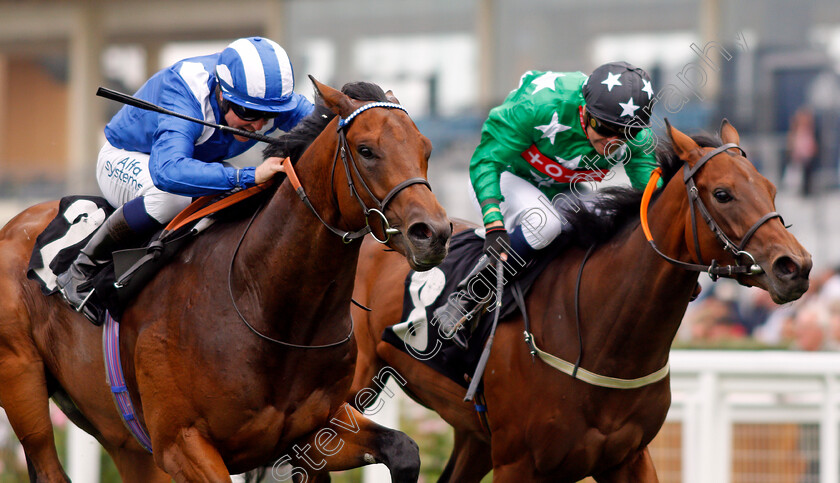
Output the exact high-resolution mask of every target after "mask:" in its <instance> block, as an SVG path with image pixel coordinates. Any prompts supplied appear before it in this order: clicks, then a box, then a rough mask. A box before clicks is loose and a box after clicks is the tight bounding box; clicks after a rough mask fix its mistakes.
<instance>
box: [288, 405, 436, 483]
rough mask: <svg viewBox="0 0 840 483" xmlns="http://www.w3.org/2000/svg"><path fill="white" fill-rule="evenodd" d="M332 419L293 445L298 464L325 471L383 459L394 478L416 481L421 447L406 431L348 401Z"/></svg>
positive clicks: (305, 468) (298, 465) (402, 480)
mask: <svg viewBox="0 0 840 483" xmlns="http://www.w3.org/2000/svg"><path fill="white" fill-rule="evenodd" d="M330 423H331V424H330V425H329V427H327V428H322V429H321V430H319V431H315V432H313V433H312V434H311V435H310V436H309V437H307V438H305V439H304V440H301V441H300V442H299V443H298V444H296V445H294V446H293V448H295V455H296V457H297V461H296V466H297V467H299V468H302V469H304V470H306V471H307V472H309V471H310V469H311V470H314V471H315V472H316V473H323V472H329V471H343V470H349V469H352V468H358V467H360V466H365V465H368V464H373V463H383V464H384V465H385V466H387V467H388V470H389V471H390V472H391V481H393V482H395V483H400V482H411V483H414V482H416V481H417V478H418V477H419V475H420V451H419V449H418V447H417V443H415V442H414V440H412V439H411V438H409V437H408V436H406V435H405V434H404V433H401V432H399V431H396V430H393V429H389V428H386V427H384V426H380V425H378V424H376V423H374V422H373V421H371V420H369V419H368V418H366V417H364V416H363V415H362V414H361V413H359V412H358V411H357V410H356V409H354V408H353V407H352V406H350V405H349V404H344V405H342V406H341V407H340V408H339V410H338V411H337V412H336V413H335V414H333V418H332V419H331V420H330Z"/></svg>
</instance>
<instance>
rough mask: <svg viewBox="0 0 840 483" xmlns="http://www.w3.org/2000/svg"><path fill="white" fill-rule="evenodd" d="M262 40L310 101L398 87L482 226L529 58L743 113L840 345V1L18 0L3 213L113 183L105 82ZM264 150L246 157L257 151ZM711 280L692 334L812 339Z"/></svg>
mask: <svg viewBox="0 0 840 483" xmlns="http://www.w3.org/2000/svg"><path fill="white" fill-rule="evenodd" d="M252 35H262V36H266V37H269V38H272V39H274V40H276V41H277V42H279V43H280V44H281V45H283V46H284V47H285V48H286V50H287V52H288V53H289V56H290V58H291V59H292V63H293V65H294V67H295V75H296V80H297V89H296V90H297V91H298V92H300V93H302V94H305V95H307V96H309V97H310V98H311V95H312V88H311V86H310V84H309V81H308V79H307V75H313V76H315V77H316V78H317V79H318V80H320V81H322V82H325V83H327V84H330V85H333V86H335V87H340V86H341V85H343V84H344V83H345V82H349V81H356V80H365V81H371V82H375V83H377V84H379V85H380V86H382V87H383V88H384V89H386V90H387V89H391V90H393V91H394V93H395V94H396V96H397V97H398V98H399V99H400V100H401V102H402V103H403V104H405V105H406V106H407V108H408V110H409V112H410V113H411V115H412V117H413V118H414V119H415V121H416V122H417V124H418V126H419V127H420V130H421V131H422V132H424V133H425V134H426V135H427V136H429V137H430V138H431V139H432V142H433V143H434V146H435V149H434V153H433V157H432V161H431V164H430V180H431V182H432V185H433V186H434V189H435V193H436V194H437V195H438V197H439V199H440V200H441V202H442V204H443V205H444V207H445V208H446V209H447V211H448V212H449V213H450V215H451V216H455V217H460V218H466V219H469V220H473V221H476V220H477V216H476V215H475V214H474V213H473V211H472V207H471V206H470V204H469V202H468V195H467V189H468V176H467V165H468V163H469V158H470V156H471V154H472V150H473V149H474V148H475V146H476V144H477V142H478V139H479V132H480V128H481V123H482V122H483V121H484V119H485V117H486V115H487V112H488V110H489V109H490V108H491V107H493V106H495V105H497V104H499V103H500V102H501V101H502V100H503V98H504V97H505V96H506V95H507V93H508V92H509V91H510V90H511V89H513V88H515V87H516V86H517V85H518V82H519V78H520V76H521V75H522V74H523V73H524V72H525V71H527V70H532V69H536V70H556V71H576V70H580V71H583V72H589V71H591V70H592V69H593V68H594V67H596V66H598V65H600V64H601V63H604V62H607V61H612V60H626V61H629V62H631V63H634V64H636V65H638V66H640V67H643V68H645V69H646V70H648V72H650V73H651V75H652V77H653V80H654V87H655V90H656V92H657V99H658V101H657V104H656V107H655V109H654V123H655V129H657V130H658V131H659V132H660V133H661V127H662V120H663V119H664V118H666V117H667V118H668V119H669V120H670V121H671V122H672V123H673V124H674V125H675V126H676V127H678V128H679V129H681V130H683V131H685V132H688V133H695V132H699V131H706V132H712V133H713V132H715V131H716V130H717V128H718V126H719V123H720V120H721V119H722V118H724V117H726V118H728V119H729V120H730V121H732V123H733V124H734V125H735V126H736V127H737V129H738V130H739V132H740V133H741V142H742V145H743V146H744V148H745V149H746V151H747V152H748V154H749V157H750V159H751V160H752V161H753V163H754V164H755V165H756V166H757V167H758V168H759V170H760V171H761V172H762V173H763V174H764V175H765V176H767V177H768V178H769V179H770V180H771V181H772V182H774V183H775V184H776V185H777V187H778V188H779V195H778V197H777V205H778V210H779V211H780V212H781V213H782V214H783V215H784V217H785V220H786V222H788V223H792V224H793V226H792V228H791V230H792V232H793V233H794V234H795V235H796V236H797V238H799V240H800V241H801V242H802V243H803V245H804V246H805V247H806V248H808V249H809V250H810V251H811V253H812V254H813V255H814V265H815V270H814V273H815V277H814V280H815V282H814V290H812V291H811V292H809V295H810V299H811V302H813V301H814V299H820V296H821V294H822V298H825V297H828V296H830V297H833V298H829V299H826V300H829V301H828V302H825V301H823V303H822V305H823V308H828V309H830V310H829V313H827V314H824V316H820V317H821V320H822V319H824V320H822V322H821V323H819V324H816V325H817V326H821V327H822V329H821V330H822V331H823V332H821V334H823V335H822V337H824V338H825V339H826V341H825V342H820V343H819V344H818V346H819V347H820V348H822V349H826V348H829V349H836V348H837V347H840V342H838V341H840V329H838V328H837V327H840V315H838V314H840V295H838V294H840V289H837V287H838V286H840V282H837V280H838V277H840V274H838V273H839V272H837V271H836V268H837V267H840V243H837V240H840V227H839V226H838V223H837V216H836V213H837V212H836V211H834V210H838V211H840V175H839V174H838V167H839V166H840V8H838V2H837V0H730V1H726V2H724V1H721V0H635V1H630V0H589V1H587V2H580V1H577V0H455V1H453V0H422V1H416V0H240V1H236V2H231V1H221V0H181V1H177V2H176V1H164V0H144V1H140V0H113V1H107V0H0V224H3V223H5V221H6V220H8V219H9V218H10V217H11V216H13V215H14V214H15V213H17V212H19V211H20V210H22V209H23V208H25V207H26V206H28V205H30V204H33V203H35V202H40V201H42V200H47V199H54V198H58V197H60V196H63V195H66V194H76V193H96V192H97V188H96V183H95V179H94V166H95V163H96V156H97V153H98V151H99V148H100V146H101V143H102V141H103V136H102V128H103V127H104V125H105V123H106V122H107V120H108V119H109V118H110V116H111V115H113V114H114V113H115V112H116V111H117V110H118V109H119V108H120V107H121V106H120V105H118V104H116V103H114V102H111V101H106V100H104V99H101V98H98V97H96V96H95V92H96V88H97V87H98V86H100V85H102V86H107V87H111V88H114V89H117V90H120V91H123V92H127V93H133V92H134V91H136V90H137V89H138V88H139V87H140V85H141V84H142V83H143V82H144V81H145V80H146V79H147V78H148V77H149V76H150V75H151V74H152V73H154V72H155V71H157V70H158V69H160V68H162V67H164V66H166V65H169V64H171V63H173V62H175V61H177V60H179V59H181V58H183V57H187V56H192V55H202V54H207V53H212V52H216V51H219V50H221V49H222V48H224V46H225V45H227V44H228V43H229V42H230V41H232V40H234V39H236V38H239V37H245V36H252ZM252 151H254V152H251V153H246V155H244V156H243V157H242V158H241V159H239V160H238V161H237V162H239V163H242V164H253V163H256V162H257V160H258V159H259V152H258V151H259V150H252ZM615 179H616V182H619V183H620V182H622V179H626V178H623V177H622V176H618V177H616V178H615ZM701 280H702V281H703V282H704V285H705V286H706V289H707V290H706V291H705V292H706V293H705V294H704V296H703V297H701V299H700V300H698V301H697V302H695V303H693V304H692V305H691V306H690V309H689V313H688V314H687V318H686V322H685V323H684V328H683V329H684V330H683V331H682V333H681V334H680V337H678V341H677V343H678V344H680V343H685V341H692V342H693V343H694V344H696V343H697V342H698V341H701V342H703V343H705V342H708V340H711V341H712V343H713V344H717V345H720V343H721V340H724V341H726V340H733V339H740V338H741V337H742V336H754V337H755V339H753V340H757V341H759V342H761V343H763V344H765V345H770V346H774V347H776V346H787V345H786V342H785V341H793V342H791V343H792V344H793V347H794V348H799V349H802V350H807V348H806V347H805V345H806V343H805V342H804V341H805V340H806V335H807V334H806V333H805V327H806V326H807V324H806V323H805V322H802V323H801V324H797V323H796V320H798V318H799V317H801V318H803V320H804V318H805V315H807V313H811V314H813V313H815V312H808V311H804V310H803V311H800V313H798V314H797V313H795V312H796V311H795V310H792V309H791V308H790V307H786V308H784V310H783V311H781V312H772V310H771V309H770V308H767V307H765V305H766V304H765V303H763V302H762V300H761V298H760V295H758V296H756V295H755V293H754V292H738V291H737V290H738V289H740V287H736V288H735V290H734V291H733V290H731V289H727V287H726V285H725V284H724V285H721V287H720V288H715V289H711V288H710V286H709V285H710V284H708V283H707V280H706V278H701ZM832 282H833V283H832ZM829 289H830V290H829ZM826 294H828V295H826ZM807 299H808V297H806V302H807ZM803 304H804V302H803ZM817 312H819V311H817ZM774 314H775V315H774ZM817 315H819V314H817ZM818 318H819V317H818ZM812 325H813V324H812ZM703 334H706V335H703ZM707 339H708V340H707ZM797 341H799V342H797ZM0 473H2V472H0ZM765 481H767V480H765ZM780 481H781V480H780ZM791 481H793V480H791ZM803 481H804V480H803ZM832 481H834V480H832Z"/></svg>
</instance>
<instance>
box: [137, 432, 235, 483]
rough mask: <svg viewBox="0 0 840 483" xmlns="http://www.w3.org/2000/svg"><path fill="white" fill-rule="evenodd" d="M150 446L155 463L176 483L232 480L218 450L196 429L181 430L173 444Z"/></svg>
mask: <svg viewBox="0 0 840 483" xmlns="http://www.w3.org/2000/svg"><path fill="white" fill-rule="evenodd" d="M152 447H153V448H155V461H157V463H158V465H160V467H161V468H163V469H164V470H165V471H166V472H167V473H169V475H170V476H171V477H172V478H173V479H174V480H175V481H176V482H178V483H182V482H184V483H186V482H193V481H206V482H213V483H215V482H220V483H230V481H231V479H230V473H229V472H228V469H227V467H226V466H225V463H224V461H223V460H222V457H221V455H219V452H218V450H216V448H215V447H213V445H211V444H210V442H209V441H207V440H206V439H205V438H204V436H202V435H201V433H200V432H199V430H198V429H196V428H181V429H180V430H178V431H177V433H176V435H175V438H174V440H173V441H170V442H166V441H160V440H156V441H153V442H152ZM158 448H161V450H160V451H158Z"/></svg>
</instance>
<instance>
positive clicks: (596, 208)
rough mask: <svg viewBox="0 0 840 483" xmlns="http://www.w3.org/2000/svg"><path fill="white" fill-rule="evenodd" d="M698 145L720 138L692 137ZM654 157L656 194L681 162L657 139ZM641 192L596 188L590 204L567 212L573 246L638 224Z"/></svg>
mask: <svg viewBox="0 0 840 483" xmlns="http://www.w3.org/2000/svg"><path fill="white" fill-rule="evenodd" d="M692 139H694V142H696V143H697V144H698V145H700V146H701V147H717V146H720V145H721V143H722V142H721V140H720V139H718V138H716V137H712V136H709V135H705V134H701V135H696V136H692ZM655 155H656V160H657V162H658V163H659V166H660V167H661V168H662V187H660V188H658V189H657V190H656V192H654V194H653V199H656V197H658V196H659V194H660V193H661V192H662V190H663V189H664V186H665V185H666V184H668V181H669V180H670V179H671V178H672V177H673V176H674V175H675V174H676V173H677V172H678V171H679V170H680V168H682V166H683V161H682V160H681V159H680V158H679V157H678V156H677V154H676V153H675V152H674V148H673V146H672V145H671V144H670V142H667V141H665V140H663V139H660V142H659V144H658V145H657V147H656V153H655ZM641 202H642V192H641V191H638V190H636V189H633V188H631V187H618V186H613V187H607V188H602V189H600V190H598V191H597V196H596V198H595V200H594V202H593V203H591V204H590V205H589V206H581V209H580V211H578V212H577V213H571V214H570V215H567V218H568V221H569V222H570V224H571V226H573V227H574V229H573V230H572V233H573V237H572V238H573V239H572V240H571V241H572V242H573V243H574V244H575V245H578V246H580V247H583V248H589V247H590V246H593V245H601V244H603V243H606V242H607V241H609V240H611V239H613V238H614V237H615V236H616V235H617V234H618V233H621V232H624V231H625V228H627V227H630V226H635V225H636V224H638V223H639V205H640V204H641Z"/></svg>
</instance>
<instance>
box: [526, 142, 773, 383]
mask: <svg viewBox="0 0 840 483" xmlns="http://www.w3.org/2000/svg"><path fill="white" fill-rule="evenodd" d="M733 148H735V149H738V150H739V151H740V152H741V154H742V155H743V156H746V153H745V152H744V150H743V149H741V147H740V146H738V145H737V144H735V143H727V144H724V145H722V146H720V147H717V148H714V149H712V150H711V151H709V152H708V153H706V154H705V155H703V157H702V158H700V160H698V161H697V163H695V165H694V167H693V168H690V167H689V166H688V163H686V164H685V165H684V168H685V169H684V176H683V181H684V183H685V187H686V191H687V193H688V199H689V210H690V214H691V224H692V226H691V230H692V235H693V237H694V246H695V250H696V251H697V259H698V260H699V261H700V263H701V264H702V263H703V257H702V255H701V254H700V243H699V236H698V234H697V221H696V216H695V212H694V206H695V205H697V210H698V211H699V212H700V215H701V216H702V217H703V220H704V221H705V222H706V224H707V225H708V226H709V229H710V230H711V231H712V233H714V234H715V237H716V238H717V239H718V241H720V243H721V244H722V245H723V248H724V249H725V250H726V251H728V252H729V253H731V254H732V255H733V257H734V258H735V263H736V264H735V265H726V266H720V265H718V264H717V261H716V260H712V261H711V264H710V265H708V266H706V265H699V264H693V263H687V262H683V261H680V260H676V259H674V258H671V257H669V256H668V255H665V254H664V253H662V251H660V250H659V248H658V247H657V246H656V243H655V242H654V241H653V235H651V232H650V226H649V223H648V216H647V215H648V207H649V205H650V201H651V198H652V196H653V192H654V191H655V190H656V184H657V182H658V181H659V178H660V177H661V176H662V168H656V169H654V170H653V172H652V173H651V175H650V180H649V181H648V184H647V186H646V187H645V191H644V194H643V195H642V202H641V206H640V216H641V225H642V231H643V232H644V234H645V238H646V239H647V241H648V242H649V243H650V245H651V247H652V248H653V249H654V251H656V253H657V254H659V256H661V257H662V258H664V259H665V260H667V261H668V262H670V263H672V264H674V265H677V266H679V267H682V268H684V269H686V270H690V271H696V272H707V273H708V274H709V276H711V278H712V280H717V279H718V278H719V277H722V276H723V277H731V276H732V275H735V274H742V273H743V274H748V275H758V274H761V273H763V272H764V270H763V269H762V268H761V267H760V266H759V265H758V264H756V263H755V257H753V256H752V254H750V253H749V252H747V251H745V250H744V248H745V247H746V246H747V243H749V241H750V239H751V238H752V236H753V235H754V234H755V232H756V231H757V230H758V229H759V228H760V227H761V226H762V225H763V224H764V223H766V222H768V221H770V220H772V219H774V218H779V219H780V220H782V224H784V220H783V219H782V215H780V214H779V213H778V212H775V211H772V212H770V213H767V214H766V215H764V216H762V217H761V218H759V219H758V221H756V222H755V223H754V224H753V225H752V227H750V229H749V230H747V232H746V233H745V234H744V237H743V238H742V239H741V242H740V243H737V244H736V243H734V242H733V241H732V240H731V239H730V238H729V236H727V235H726V233H724V231H723V230H722V229H721V228H720V225H718V223H717V222H716V221H715V220H714V217H712V215H711V213H710V212H709V210H708V208H707V207H706V205H705V204H704V203H703V200H702V199H700V194H699V192H698V190H697V186H696V184H695V182H694V175H695V174H697V172H698V171H699V170H700V168H702V167H703V165H704V164H706V162H707V161H708V160H710V159H711V158H713V157H714V156H717V155H718V154H720V153H722V152H724V151H727V150H729V149H733ZM591 253H592V248H590V249H589V250H588V251H587V252H586V255H585V256H584V258H583V261H582V262H581V264H580V270H579V271H578V277H577V283H576V285H575V318H576V322H577V330H578V342H579V344H580V352H579V353H578V359H577V361H576V362H575V363H574V364H572V363H571V362H568V361H565V360H563V359H560V358H559V357H557V356H554V355H552V354H549V353H548V352H545V351H543V350H542V349H540V348H539V347H537V345H536V342H535V341H534V335H533V334H532V333H531V329H530V322H529V320H528V316H527V313H526V311H525V300H524V296H523V294H522V293H521V292H519V293H518V294H517V291H516V290H514V298H515V299H516V302H517V304H518V305H519V307H520V310H521V311H522V314H523V319H524V322H525V343H526V344H527V345H528V348H529V349H530V352H531V357H535V356H536V357H539V358H540V360H542V361H543V362H545V363H546V364H548V365H549V366H551V367H553V368H555V369H557V370H558V371H560V372H563V373H565V374H568V375H569V376H571V377H572V378H574V379H579V380H581V381H583V382H586V383H588V384H592V385H594V386H601V387H607V388H611V389H637V388H640V387H644V386H647V385H650V384H653V383H655V382H659V381H661V380H662V379H664V378H665V377H666V376H667V375H668V373H669V371H670V364H669V363H667V362H666V363H665V366H663V367H662V368H660V369H659V370H657V371H656V372H653V373H651V374H648V375H647V376H643V377H639V378H636V379H620V378H615V377H609V376H603V375H600V374H596V373H594V372H590V371H587V370H586V369H583V368H582V367H580V362H581V358H582V357H583V340H581V338H580V301H579V298H580V282H581V276H582V274H583V267H584V265H585V264H586V261H587V260H588V259H589V255H590V254H591ZM742 255H743V256H746V257H748V258H749V259H750V261H751V262H752V264H751V265H749V266H746V265H740V264H738V259H739V257H740V256H742Z"/></svg>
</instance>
